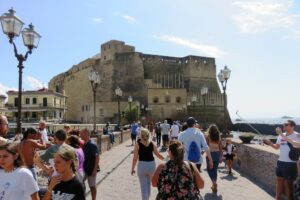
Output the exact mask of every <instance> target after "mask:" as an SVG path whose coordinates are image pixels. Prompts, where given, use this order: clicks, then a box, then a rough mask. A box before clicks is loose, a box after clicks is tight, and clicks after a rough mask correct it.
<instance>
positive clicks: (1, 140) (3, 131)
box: [0, 115, 8, 145]
mask: <svg viewBox="0 0 300 200" xmlns="http://www.w3.org/2000/svg"><path fill="white" fill-rule="evenodd" d="M7 132H8V120H7V117H6V116H4V115H0V145H4V144H5V143H6V142H7V139H6V135H7Z"/></svg>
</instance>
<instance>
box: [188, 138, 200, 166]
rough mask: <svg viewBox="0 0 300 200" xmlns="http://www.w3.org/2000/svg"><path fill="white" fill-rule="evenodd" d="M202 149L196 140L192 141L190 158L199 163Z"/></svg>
mask: <svg viewBox="0 0 300 200" xmlns="http://www.w3.org/2000/svg"><path fill="white" fill-rule="evenodd" d="M200 157H201V155H200V149H199V147H198V145H197V143H196V142H195V141H192V142H191V144H190V146H189V154H188V160H189V161H191V162H193V163H197V162H199V161H200Z"/></svg>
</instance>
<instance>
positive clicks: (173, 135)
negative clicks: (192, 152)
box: [170, 121, 179, 140]
mask: <svg viewBox="0 0 300 200" xmlns="http://www.w3.org/2000/svg"><path fill="white" fill-rule="evenodd" d="M170 135H171V139H172V140H177V139H178V135H179V126H178V125H177V123H176V122H175V121H174V122H173V124H172V126H171V130H170Z"/></svg>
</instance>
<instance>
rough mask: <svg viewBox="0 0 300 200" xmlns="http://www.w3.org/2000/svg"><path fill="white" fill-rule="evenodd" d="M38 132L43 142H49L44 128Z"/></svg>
mask: <svg viewBox="0 0 300 200" xmlns="http://www.w3.org/2000/svg"><path fill="white" fill-rule="evenodd" d="M40 133H41V134H42V140H43V142H44V143H49V140H48V133H47V130H46V129H44V130H42V131H40Z"/></svg>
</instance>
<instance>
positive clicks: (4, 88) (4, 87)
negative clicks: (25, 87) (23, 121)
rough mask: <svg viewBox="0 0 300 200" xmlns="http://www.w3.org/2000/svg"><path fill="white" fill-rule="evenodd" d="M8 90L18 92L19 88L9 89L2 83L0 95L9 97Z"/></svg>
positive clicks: (0, 84)
mask: <svg viewBox="0 0 300 200" xmlns="http://www.w3.org/2000/svg"><path fill="white" fill-rule="evenodd" d="M8 90H15V91H17V90H18V89H17V88H13V87H9V86H5V85H3V84H2V83H0V95H5V96H7V94H6V92H7V91H8Z"/></svg>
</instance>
